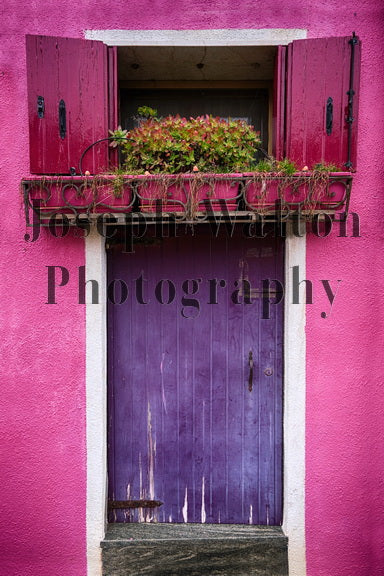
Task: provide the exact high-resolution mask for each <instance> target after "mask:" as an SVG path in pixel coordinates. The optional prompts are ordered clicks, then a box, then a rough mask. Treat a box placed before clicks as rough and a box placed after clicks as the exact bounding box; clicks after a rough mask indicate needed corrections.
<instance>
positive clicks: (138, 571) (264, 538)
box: [101, 524, 288, 576]
mask: <svg viewBox="0 0 384 576" xmlns="http://www.w3.org/2000/svg"><path fill="white" fill-rule="evenodd" d="M101 547H102V558H103V576H131V575H132V576H133V575H152V576H253V575H255V576H288V551H287V547H288V539H287V537H286V536H285V535H284V533H283V531H282V530H281V528H280V527H279V526H240V525H234V524H232V525H224V524H220V525H215V524H110V525H109V526H108V530H107V533H106V536H105V539H104V540H103V542H102V543H101Z"/></svg>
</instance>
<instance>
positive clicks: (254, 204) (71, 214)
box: [22, 172, 352, 225]
mask: <svg viewBox="0 0 384 576" xmlns="http://www.w3.org/2000/svg"><path fill="white" fill-rule="evenodd" d="M351 187H352V175H351V173H349V172H331V173H322V172H319V173H316V172H297V173H295V174H292V175H289V176H287V175H282V174H279V173H277V174H274V173H257V172H255V173H247V174H201V173H197V174H195V173H192V174H180V175H146V176H137V175H135V176H130V175H112V174H111V175H101V176H61V177H30V178H25V179H23V181H22V188H23V198H24V207H25V214H26V222H27V225H32V224H33V222H36V221H37V220H38V221H39V223H40V224H42V225H44V224H46V223H47V221H49V220H50V219H51V218H53V217H56V215H58V214H61V215H65V216H66V218H67V219H68V221H69V222H73V221H74V220H76V218H77V217H79V215H87V216H88V217H89V218H90V219H91V218H95V217H97V216H99V215H100V214H105V213H110V214H114V215H116V216H119V215H123V216H124V217H123V218H120V219H119V221H121V222H123V223H125V222H129V220H130V218H129V217H127V215H133V214H137V213H142V214H145V215H146V217H147V218H148V219H151V218H152V219H154V218H159V217H160V218H169V217H174V218H175V219H177V220H179V221H185V222H196V223H197V222H204V221H207V220H209V218H210V217H212V216H214V215H215V214H216V213H218V214H226V213H228V214H236V217H238V218H239V219H241V220H248V221H252V220H254V219H255V218H256V215H257V214H259V215H263V216H265V217H266V218H270V219H273V218H274V217H276V213H277V212H279V217H280V218H281V216H282V214H283V215H284V218H286V219H289V217H290V216H291V215H293V214H295V215H297V214H299V215H300V218H303V219H305V218H308V217H310V216H311V215H314V214H316V213H328V214H335V213H337V212H338V213H340V212H344V213H346V214H347V213H348V209H349V202H350V195H351Z"/></svg>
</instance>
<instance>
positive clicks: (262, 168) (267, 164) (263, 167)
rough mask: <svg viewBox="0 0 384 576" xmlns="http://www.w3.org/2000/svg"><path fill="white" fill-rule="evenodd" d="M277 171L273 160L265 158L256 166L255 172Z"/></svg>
mask: <svg viewBox="0 0 384 576" xmlns="http://www.w3.org/2000/svg"><path fill="white" fill-rule="evenodd" d="M274 170H275V161H274V160H273V159H272V158H264V159H263V160H260V161H259V162H258V163H257V164H256V166H255V172H273V171H274Z"/></svg>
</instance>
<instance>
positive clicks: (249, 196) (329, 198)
mask: <svg viewBox="0 0 384 576" xmlns="http://www.w3.org/2000/svg"><path fill="white" fill-rule="evenodd" d="M245 176H246V184H245V203H246V205H247V207H249V208H251V209H252V210H257V211H268V210H274V208H275V204H276V201H280V202H281V206H282V208H288V209H289V210H306V211H309V212H311V211H313V210H315V209H317V210H319V209H320V210H336V209H339V208H340V209H341V208H343V207H344V204H345V201H346V196H347V191H348V182H349V179H350V174H349V173H346V172H343V171H341V170H339V168H338V167H337V166H335V165H334V164H327V163H323V162H320V163H317V164H315V165H314V166H313V167H312V169H311V170H309V168H308V167H307V166H304V167H303V168H302V169H301V170H300V169H299V168H298V167H297V166H296V165H295V163H294V162H292V161H290V160H289V159H284V160H280V161H276V160H274V159H273V158H266V159H265V160H262V161H260V162H259V163H258V164H257V165H256V167H255V170H254V172H253V173H248V174H246V175H245Z"/></svg>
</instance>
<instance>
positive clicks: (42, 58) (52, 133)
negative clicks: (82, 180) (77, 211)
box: [26, 36, 108, 174]
mask: <svg viewBox="0 0 384 576" xmlns="http://www.w3.org/2000/svg"><path fill="white" fill-rule="evenodd" d="M26 47H27V75H28V112H29V138H30V169H31V172H32V173H35V174H69V173H70V169H71V167H73V168H75V170H76V172H77V173H78V171H79V161H80V157H81V154H82V153H83V152H84V150H85V149H86V148H87V147H88V146H89V145H90V144H92V143H93V142H95V141H96V140H98V139H100V138H106V137H107V136H108V69H107V47H106V46H105V45H104V44H103V43H102V42H95V41H91V40H82V39H73V38H54V37H49V36H27V37H26ZM64 107H65V110H64ZM60 108H61V110H62V112H61V114H60V112H59V109H60ZM107 167H108V143H106V142H104V143H101V144H99V145H96V146H94V147H93V148H91V150H90V151H89V152H87V154H86V156H85V157H84V161H83V166H82V169H83V172H84V171H85V170H89V171H90V172H91V173H92V174H95V173H97V172H101V171H103V170H105V169H106V168H107Z"/></svg>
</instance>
